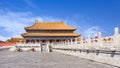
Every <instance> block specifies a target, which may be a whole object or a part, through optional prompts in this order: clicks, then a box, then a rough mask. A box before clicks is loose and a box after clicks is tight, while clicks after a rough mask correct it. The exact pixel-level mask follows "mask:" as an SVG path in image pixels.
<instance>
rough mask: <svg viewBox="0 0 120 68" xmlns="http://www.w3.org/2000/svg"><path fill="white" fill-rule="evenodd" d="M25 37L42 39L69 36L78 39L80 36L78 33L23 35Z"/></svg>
mask: <svg viewBox="0 0 120 68" xmlns="http://www.w3.org/2000/svg"><path fill="white" fill-rule="evenodd" d="M22 36H23V37H25V36H40V37H42V36H43V37H50V36H51V37H56V36H57V37H65V36H66V37H68V36H75V37H78V36H80V34H77V33H24V34H22Z"/></svg>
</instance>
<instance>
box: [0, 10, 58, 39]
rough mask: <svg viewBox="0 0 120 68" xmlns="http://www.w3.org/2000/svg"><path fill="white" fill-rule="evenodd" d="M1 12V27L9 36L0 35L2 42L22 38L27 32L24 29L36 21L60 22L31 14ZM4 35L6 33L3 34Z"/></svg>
mask: <svg viewBox="0 0 120 68" xmlns="http://www.w3.org/2000/svg"><path fill="white" fill-rule="evenodd" d="M1 11H2V12H0V22H1V23H0V27H4V29H1V31H3V30H5V31H6V32H7V33H8V34H7V35H9V36H7V37H6V36H4V35H1V34H0V40H6V39H8V38H11V37H21V34H22V33H24V32H25V30H24V27H26V26H29V25H32V24H33V23H34V21H35V20H39V21H58V19H54V18H52V17H41V16H34V15H33V14H32V13H31V12H11V11H4V10H1ZM3 33H4V32H3Z"/></svg>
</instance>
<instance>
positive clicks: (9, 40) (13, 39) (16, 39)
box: [7, 38, 25, 43]
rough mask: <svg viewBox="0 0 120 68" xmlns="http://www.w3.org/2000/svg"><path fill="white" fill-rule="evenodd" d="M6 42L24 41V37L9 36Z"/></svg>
mask: <svg viewBox="0 0 120 68" xmlns="http://www.w3.org/2000/svg"><path fill="white" fill-rule="evenodd" d="M7 42H11V43H18V42H25V39H24V38H11V39H8V40H7Z"/></svg>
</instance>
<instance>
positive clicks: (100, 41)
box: [98, 32, 102, 47]
mask: <svg viewBox="0 0 120 68" xmlns="http://www.w3.org/2000/svg"><path fill="white" fill-rule="evenodd" d="M99 46H102V33H101V32H99V33H98V47H99Z"/></svg>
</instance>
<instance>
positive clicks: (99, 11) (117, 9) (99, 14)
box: [0, 0, 120, 40]
mask: <svg viewBox="0 0 120 68" xmlns="http://www.w3.org/2000/svg"><path fill="white" fill-rule="evenodd" d="M35 20H39V21H46V22H52V21H56V22H59V21H61V20H62V21H64V22H65V23H66V24H67V25H69V26H74V27H77V31H76V32H77V33H80V34H82V36H83V37H85V38H86V37H87V35H88V34H90V35H91V36H92V37H94V36H95V35H96V34H97V33H98V32H99V31H101V32H102V34H103V36H111V35H113V33H114V31H113V30H114V27H119V28H120V0H0V22H1V23H0V29H1V30H0V40H6V39H8V38H11V37H20V34H21V33H24V32H25V31H24V27H25V26H30V25H32V24H33V23H34V21H35Z"/></svg>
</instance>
